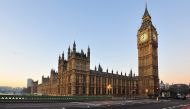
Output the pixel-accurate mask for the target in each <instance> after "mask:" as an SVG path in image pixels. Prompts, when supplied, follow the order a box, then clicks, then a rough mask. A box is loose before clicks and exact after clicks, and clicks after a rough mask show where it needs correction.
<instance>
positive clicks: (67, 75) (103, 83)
mask: <svg viewBox="0 0 190 109" xmlns="http://www.w3.org/2000/svg"><path fill="white" fill-rule="evenodd" d="M137 46H138V65H139V66H138V72H139V75H138V76H135V75H134V74H133V73H132V70H131V72H130V73H129V75H126V73H125V74H123V73H122V72H121V73H120V75H119V74H118V71H117V72H116V73H114V72H113V70H112V71H111V72H109V71H108V69H107V70H106V71H105V72H104V71H103V69H102V67H101V65H99V66H98V67H97V68H96V67H95V69H94V70H90V48H89V47H88V49H87V53H84V51H83V50H81V52H77V51H76V44H75V42H74V44H73V47H72V50H71V48H70V46H69V48H68V54H67V59H65V56H64V53H62V56H59V60H58V72H56V71H55V70H53V69H52V70H51V74H50V77H47V78H45V77H44V76H42V83H41V84H40V85H38V88H37V90H38V93H42V94H46V95H61V96H74V95H87V96H88V95H114V96H123V95H125V96H131V95H142V96H147V95H148V94H155V93H157V92H156V91H157V88H159V77H158V53H157V48H158V38H157V32H156V28H155V27H154V26H153V24H152V22H151V16H150V15H149V13H148V10H147V8H146V9H145V13H144V15H143V18H142V25H141V27H140V29H139V30H138V33H137Z"/></svg>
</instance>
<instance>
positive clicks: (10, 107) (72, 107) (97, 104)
mask: <svg viewBox="0 0 190 109" xmlns="http://www.w3.org/2000/svg"><path fill="white" fill-rule="evenodd" d="M169 101H170V100H160V101H159V102H157V101H156V100H155V99H143V100H115V101H111V100H110V101H88V102H63V103H0V109H26V108H27V109H76V108H78V109H81V108H107V107H112V106H124V105H136V104H149V103H161V102H169Z"/></svg>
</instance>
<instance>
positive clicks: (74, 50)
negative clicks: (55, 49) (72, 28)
mask: <svg viewBox="0 0 190 109" xmlns="http://www.w3.org/2000/svg"><path fill="white" fill-rule="evenodd" d="M73 52H74V53H76V44H75V41H74V43H73Z"/></svg>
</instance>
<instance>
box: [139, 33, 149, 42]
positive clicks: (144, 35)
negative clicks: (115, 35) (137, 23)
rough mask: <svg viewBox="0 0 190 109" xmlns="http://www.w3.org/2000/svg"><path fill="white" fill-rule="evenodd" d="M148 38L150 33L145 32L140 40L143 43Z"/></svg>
mask: <svg viewBox="0 0 190 109" xmlns="http://www.w3.org/2000/svg"><path fill="white" fill-rule="evenodd" d="M147 39H148V35H147V34H146V33H143V34H142V35H141V36H140V41H141V42H142V43H143V42H145V41H146V40H147Z"/></svg>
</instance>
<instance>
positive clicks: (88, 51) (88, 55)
mask: <svg viewBox="0 0 190 109" xmlns="http://www.w3.org/2000/svg"><path fill="white" fill-rule="evenodd" d="M87 57H89V58H90V47H89V46H88V50H87Z"/></svg>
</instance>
